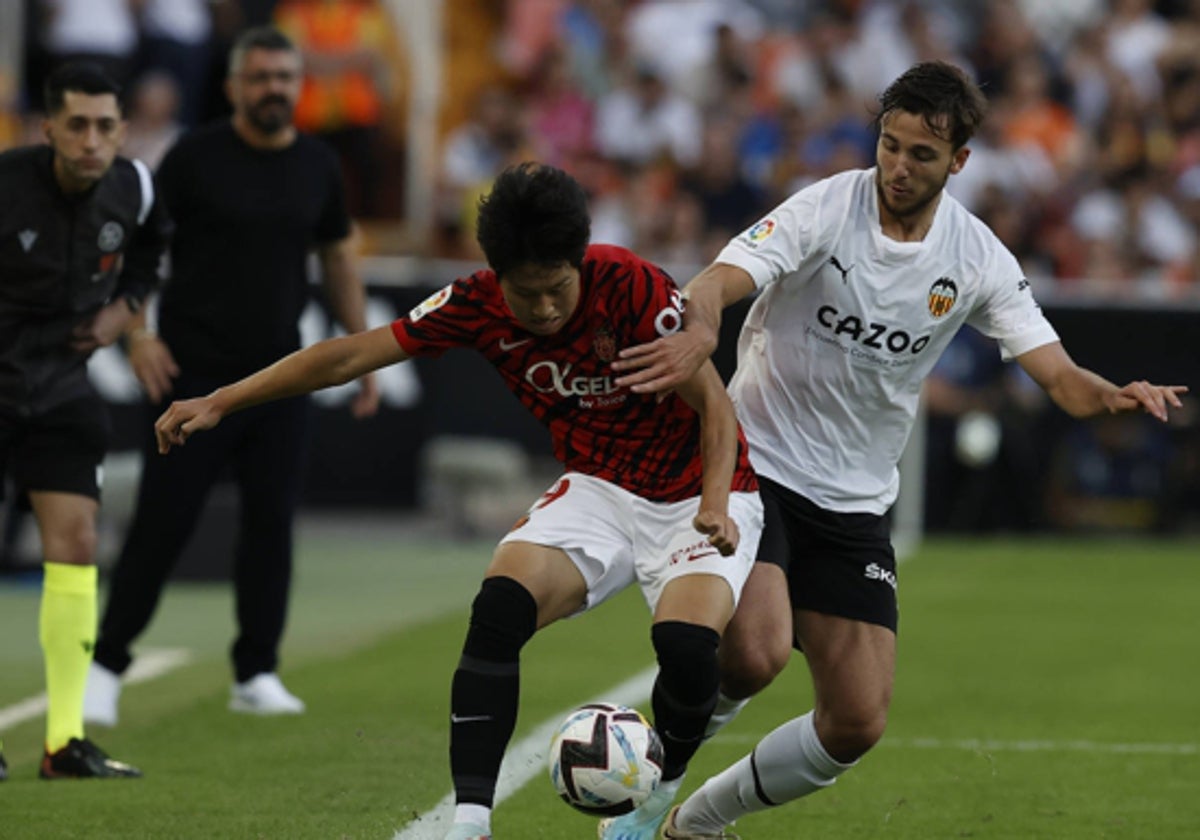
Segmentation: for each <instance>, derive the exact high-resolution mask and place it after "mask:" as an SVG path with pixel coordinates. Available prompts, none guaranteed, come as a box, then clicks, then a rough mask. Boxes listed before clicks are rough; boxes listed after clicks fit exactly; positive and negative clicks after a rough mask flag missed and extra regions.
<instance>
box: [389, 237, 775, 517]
mask: <svg viewBox="0 0 1200 840" xmlns="http://www.w3.org/2000/svg"><path fill="white" fill-rule="evenodd" d="M579 281H580V297H579V304H578V306H577V307H576V309H575V312H574V313H573V314H572V315H571V317H570V318H569V319H568V321H567V323H566V324H565V325H564V326H563V328H562V329H561V330H559V331H558V332H557V333H555V334H554V335H550V336H538V335H534V334H533V333H530V332H528V331H527V330H525V329H524V328H523V327H522V326H521V325H520V324H519V323H518V322H517V321H516V319H515V318H514V317H513V315H512V313H511V312H510V311H509V309H508V305H507V304H506V303H505V301H504V296H503V294H502V293H501V291H500V283H499V281H498V280H497V278H496V275H495V273H494V272H493V271H491V270H484V271H477V272H476V273H474V274H472V275H471V276H469V277H463V278H459V279H458V280H455V281H454V282H453V283H451V284H450V285H449V286H447V287H445V288H444V289H441V290H440V291H438V292H436V293H435V294H433V295H432V296H430V297H429V298H428V299H427V300H425V301H424V302H423V303H421V304H420V305H418V306H417V307H415V308H414V309H413V310H412V311H411V312H409V314H408V315H407V316H405V317H402V318H399V319H397V320H396V321H395V322H393V323H392V332H393V333H394V334H395V336H396V340H397V341H399V342H400V346H401V347H402V348H403V349H404V352H406V353H408V354H409V355H411V356H416V355H426V356H431V355H433V356H436V355H439V354H441V353H443V352H445V351H446V350H448V349H450V348H451V347H472V348H474V349H475V350H477V351H478V352H479V353H481V354H483V356H484V357H485V358H486V359H487V360H488V361H489V362H491V364H492V365H493V366H494V367H495V368H496V370H497V371H498V372H499V373H500V376H501V377H503V379H504V382H505V384H506V385H507V386H508V387H509V389H510V390H511V391H512V392H513V393H514V394H515V395H516V396H517V398H518V399H520V400H521V402H522V403H523V404H524V405H525V407H526V408H528V409H529V410H530V411H531V412H533V414H534V416H535V417H537V418H538V419H539V420H540V421H541V422H542V423H543V424H545V425H546V426H547V427H548V428H549V429H550V435H551V439H552V440H553V443H554V455H555V457H556V458H558V460H559V461H560V462H562V464H563V465H564V466H565V467H566V468H567V469H568V470H573V471H576V472H581V473H586V474H588V475H592V476H596V477H597V478H602V479H604V480H605V481H611V482H612V483H614V484H616V485H618V486H620V487H623V488H624V489H626V490H628V491H630V492H632V493H635V494H637V495H639V496H641V497H642V498H645V499H649V500H651V501H677V500H680V499H686V498H689V497H692V496H698V495H700V491H701V479H702V463H701V458H700V418H699V415H698V414H696V412H695V411H693V410H692V408H691V407H690V406H689V405H688V404H687V403H685V402H684V401H683V400H682V399H680V398H679V396H677V395H675V394H672V395H671V396H670V397H668V398H667V399H666V400H664V401H663V402H661V403H659V402H657V401H656V398H655V396H654V395H653V394H635V393H633V392H632V391H630V390H629V389H628V388H619V387H617V385H616V384H615V383H614V381H613V380H614V379H615V376H616V374H615V373H614V372H613V370H612V366H611V363H612V361H613V360H614V359H615V358H616V356H617V353H618V352H619V351H620V350H621V349H622V348H624V347H631V346H633V345H636V344H644V343H646V342H648V341H653V340H654V339H656V338H658V337H660V336H664V335H669V334H671V333H673V332H675V331H676V330H678V329H679V328H680V327H681V326H682V319H683V313H682V309H683V301H682V298H681V296H680V293H679V289H678V288H677V287H676V285H675V282H674V281H673V280H672V279H671V277H670V276H669V275H668V274H667V273H666V272H665V271H663V270H662V269H660V268H658V267H657V266H655V265H652V264H650V263H648V262H646V261H645V260H642V259H641V258H639V257H638V256H636V255H635V254H633V253H631V252H630V251H628V250H626V249H624V248H619V247H616V246H611V245H592V246H591V247H589V248H588V249H587V253H586V254H585V256H584V260H583V265H582V266H581V267H580V272H579ZM756 488H757V483H756V480H755V477H754V473H753V471H752V470H751V467H750V461H749V458H748V452H747V446H746V440H745V437H744V436H743V435H742V432H741V429H740V428H739V430H738V460H737V466H736V468H735V471H734V477H733V483H732V489H733V490H735V491H750V490H754V489H756Z"/></svg>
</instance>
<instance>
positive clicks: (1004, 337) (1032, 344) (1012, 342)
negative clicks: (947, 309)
mask: <svg viewBox="0 0 1200 840" xmlns="http://www.w3.org/2000/svg"><path fill="white" fill-rule="evenodd" d="M984 282H985V284H986V286H985V293H984V295H983V296H982V297H981V299H980V302H979V304H978V305H977V306H976V307H975V309H974V311H973V312H972V313H971V314H970V315H969V316H968V317H967V323H968V324H970V325H971V326H973V327H975V328H976V329H977V330H979V331H980V332H981V333H983V334H984V335H987V336H990V337H991V338H994V339H996V340H997V341H998V342H1000V346H1001V349H1002V355H1003V357H1004V358H1005V359H1014V358H1016V357H1017V356H1020V355H1021V354H1022V353H1028V352H1029V351H1030V350H1035V349H1037V348H1038V347H1041V346H1043V345H1045V344H1051V343H1053V342H1055V341H1058V340H1059V339H1058V333H1057V332H1056V331H1055V329H1054V327H1053V326H1051V324H1050V322H1049V321H1048V320H1046V316H1045V314H1044V313H1043V312H1042V308H1041V307H1040V306H1038V303H1037V301H1036V300H1035V299H1034V297H1033V288H1032V286H1031V285H1030V283H1029V280H1028V279H1027V278H1026V277H1025V274H1024V272H1023V271H1022V270H1021V266H1020V264H1019V263H1018V262H1017V259H1016V257H1014V256H1013V255H1012V254H1011V253H1010V252H1009V251H1008V249H1007V248H1004V247H1003V246H1000V245H997V252H996V257H995V259H994V260H993V262H992V270H991V271H990V272H989V273H988V276H987V278H986V279H985V281H984Z"/></svg>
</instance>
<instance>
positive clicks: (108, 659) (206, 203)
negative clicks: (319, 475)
mask: <svg viewBox="0 0 1200 840" xmlns="http://www.w3.org/2000/svg"><path fill="white" fill-rule="evenodd" d="M300 85H301V58H300V54H299V52H298V51H297V50H296V48H295V47H294V46H293V45H292V43H291V42H290V41H289V40H288V39H287V38H286V37H284V36H283V35H282V34H281V33H279V32H278V31H276V30H274V29H271V28H255V29H250V30H247V31H246V32H244V33H243V34H242V35H241V36H240V37H239V38H238V40H237V41H236V43H235V44H234V46H233V49H232V51H231V53H230V58H229V76H228V79H227V81H226V93H227V95H228V97H229V100H230V102H231V103H232V105H233V115H232V117H231V118H230V119H222V120H220V121H218V122H216V123H213V124H210V125H208V126H205V127H202V128H199V129H197V130H195V131H193V132H191V133H190V134H188V135H185V136H184V137H183V138H182V139H180V140H179V142H178V143H177V144H176V145H175V146H174V147H173V148H172V149H171V150H170V151H169V152H168V153H167V155H166V157H165V158H164V159H163V162H162V165H161V166H160V168H159V171H158V173H157V177H158V183H159V189H160V190H161V192H162V196H163V202H164V204H165V205H166V208H167V211H168V212H169V213H170V215H171V218H172V220H173V221H174V223H175V235H174V238H173V240H172V245H171V274H170V277H169V279H168V281H167V282H166V284H165V287H164V290H163V294H162V299H161V305H160V309H159V322H158V332H157V333H155V332H152V331H151V330H149V329H148V328H147V327H146V325H145V323H144V321H143V322H139V323H138V324H136V325H135V326H134V327H133V328H132V329H130V330H129V332H128V337H129V338H128V351H129V358H130V362H131V364H132V365H133V368H134V372H135V373H136V374H137V376H138V379H139V380H140V381H141V383H142V385H143V387H144V388H145V389H146V392H147V394H148V395H149V397H150V399H151V401H152V402H153V403H154V404H155V405H154V406H152V408H153V416H157V415H158V414H159V413H161V411H162V410H163V409H165V408H166V405H167V401H166V398H167V397H168V395H169V396H171V397H172V398H177V397H178V398H183V397H193V396H198V395H201V394H207V393H208V392H209V391H212V390H213V389H214V388H216V387H217V386H218V385H221V384H223V383H225V382H228V381H230V380H231V379H235V378H238V377H241V376H244V375H246V374H247V373H250V372H252V371H254V370H257V369H258V368H260V367H262V366H263V365H266V364H270V363H271V362H273V361H275V360H276V359H278V358H280V357H281V356H285V355H287V354H288V353H290V352H292V351H293V350H296V349H298V347H299V346H300V336H299V328H298V321H299V318H300V315H301V313H302V312H303V310H304V308H305V306H306V304H307V302H308V300H309V294H310V292H309V283H308V271H307V266H308V257H309V254H310V252H311V251H314V250H315V252H316V254H317V256H318V262H319V263H320V266H321V269H322V271H321V274H322V281H323V283H324V287H325V292H326V295H327V298H328V300H329V303H330V306H331V308H332V310H333V313H334V315H335V316H336V317H337V319H338V321H339V322H340V323H341V324H342V326H343V327H345V329H346V330H347V331H349V332H359V331H362V330H363V329H364V328H365V327H366V322H365V315H364V309H365V294H364V291H363V287H362V283H361V282H360V280H359V278H358V276H357V274H356V272H355V269H354V257H353V250H352V243H351V222H350V219H349V217H348V215H347V211H346V207H345V201H344V195H343V184H342V179H341V175H340V172H339V169H338V163H337V159H336V158H335V156H334V154H333V152H332V151H331V150H329V149H328V148H326V147H325V146H323V145H322V144H321V143H320V141H318V140H316V139H314V138H311V137H308V136H306V135H304V134H301V133H299V132H298V131H297V130H296V128H295V126H294V124H293V121H292V113H293V109H294V107H295V103H296V100H297V98H298V96H299V93H300ZM360 383H361V388H360V390H359V393H358V394H357V396H356V399H355V401H354V403H353V405H352V410H353V411H354V413H355V415H356V416H359V417H365V416H368V415H371V414H374V413H375V410H376V409H377V407H378V403H379V396H378V392H377V390H376V386H375V382H374V380H373V379H372V378H371V377H370V376H367V377H364V378H363V379H362V380H360ZM308 424H309V403H308V401H307V399H306V398H303V397H297V398H294V399H291V400H285V401H282V402H279V403H275V404H272V405H265V406H260V407H258V408H256V409H254V410H252V411H247V412H245V414H244V415H239V417H238V418H237V421H236V422H234V423H230V424H228V425H227V426H223V427H222V430H221V434H216V435H209V436H207V437H206V439H203V440H200V441H197V444H196V445H195V446H189V447H185V448H183V449H181V450H179V451H178V452H176V453H173V454H172V455H171V457H169V458H163V457H160V456H159V455H157V454H156V453H155V451H154V436H153V434H152V433H151V429H150V427H149V424H147V428H146V445H147V450H146V457H145V467H144V470H143V473H142V482H141V487H140V489H139V493H138V500H137V509H136V512H135V514H134V517H133V521H132V524H131V526H130V530H129V533H128V534H127V537H126V541H125V545H124V548H123V549H122V551H121V554H120V557H119V559H118V561H117V564H116V566H115V568H114V570H113V576H112V582H111V587H110V589H109V597H108V603H107V605H106V607H105V610H104V616H103V619H102V621H101V625H100V636H99V639H98V641H97V645H96V662H95V665H94V666H93V667H92V670H91V673H90V675H89V679H88V691H87V701H86V703H85V710H84V713H85V716H86V717H87V719H88V720H89V721H93V722H97V723H104V724H107V725H113V724H115V723H116V721H117V705H118V698H119V694H120V679H119V677H120V674H121V673H123V672H124V671H125V669H126V668H128V667H129V664H130V662H131V661H132V654H131V652H130V645H131V644H132V643H133V641H134V640H135V639H136V638H137V637H138V636H139V635H140V634H141V633H142V632H143V631H144V630H145V629H146V627H147V625H148V624H149V622H150V619H151V617H152V616H153V614H154V611H155V608H156V607H157V606H158V602H159V598H160V597H161V595H162V591H163V587H164V586H165V584H166V581H167V578H168V577H169V575H170V573H171V570H172V568H173V567H174V566H175V564H176V562H177V561H178V559H179V557H180V555H181V553H182V551H183V549H184V547H185V545H186V544H187V541H188V539H189V538H190V537H191V535H192V532H193V530H194V528H195V525H196V522H197V519H198V518H199V515H200V513H201V511H202V509H203V505H204V501H205V499H206V498H207V496H208V493H209V491H210V489H211V488H212V486H213V484H214V483H215V482H216V481H217V480H218V479H219V478H221V477H222V473H223V472H224V471H225V470H227V469H231V470H232V473H233V477H234V479H235V480H236V482H237V484H238V488H239V491H240V506H241V511H240V513H241V515H240V530H239V533H238V539H237V547H236V551H235V556H234V563H233V578H234V586H235V601H236V615H237V625H238V635H237V638H236V640H235V641H234V643H233V647H232V658H233V670H234V684H233V687H232V693H231V697H230V702H229V707H230V709H231V710H232V711H235V712H248V713H253V714H296V713H300V712H303V711H304V703H303V702H302V701H301V700H300V699H299V698H297V697H296V696H295V695H293V694H292V693H291V692H290V691H288V690H287V688H286V687H285V686H284V685H283V683H282V682H281V681H280V679H279V677H278V675H277V673H276V669H277V665H278V658H279V657H278V649H279V644H280V640H281V639H282V636H283V632H284V627H285V623H286V616H287V603H288V594H289V589H290V582H291V573H292V521H293V518H294V513H295V508H296V505H297V501H298V494H299V490H300V487H301V485H302V484H303V478H304V465H305V457H304V455H305V445H306V438H307V430H308Z"/></svg>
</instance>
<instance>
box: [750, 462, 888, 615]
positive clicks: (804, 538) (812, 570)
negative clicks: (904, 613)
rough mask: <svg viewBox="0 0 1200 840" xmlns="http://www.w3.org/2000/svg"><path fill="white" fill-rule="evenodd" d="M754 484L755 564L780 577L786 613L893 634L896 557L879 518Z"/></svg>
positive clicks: (765, 484) (768, 482)
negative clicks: (760, 519)
mask: <svg viewBox="0 0 1200 840" xmlns="http://www.w3.org/2000/svg"><path fill="white" fill-rule="evenodd" d="M758 483H759V493H760V494H761V496H762V501H763V516H764V524H763V533H762V540H761V541H760V542H759V544H758V556H757V558H756V560H757V562H759V563H774V564H775V565H776V566H779V567H780V568H782V569H783V571H784V573H785V574H786V575H787V579H788V592H789V594H790V595H791V601H792V608H793V609H802V610H813V611H814V612H820V613H827V614H829V615H837V616H842V617H843V618H850V619H854V620H856V621H866V622H869V623H871V624H881V625H883V626H884V627H888V628H890V629H891V630H892V631H893V632H895V630H896V627H897V623H898V619H899V611H898V608H897V605H896V554H895V552H894V551H893V550H892V541H891V530H890V528H889V526H888V521H887V518H886V517H884V516H879V515H877V514H874V513H838V512H837V511H832V510H826V509H824V508H821V507H818V506H817V505H815V504H813V503H812V502H810V501H809V500H808V499H806V498H804V497H803V496H801V495H800V494H799V493H796V492H793V491H792V490H789V489H788V488H786V487H784V486H783V485H781V484H778V483H776V482H774V481H771V480H770V479H767V478H763V477H762V476H759V479H758Z"/></svg>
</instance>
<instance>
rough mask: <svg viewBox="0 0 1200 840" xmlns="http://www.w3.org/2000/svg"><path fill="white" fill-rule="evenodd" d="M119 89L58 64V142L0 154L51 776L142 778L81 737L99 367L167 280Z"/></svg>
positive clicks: (16, 466)
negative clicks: (34, 530) (121, 152)
mask: <svg viewBox="0 0 1200 840" xmlns="http://www.w3.org/2000/svg"><path fill="white" fill-rule="evenodd" d="M119 94H120V89H119V88H118V87H117V85H116V84H115V83H114V82H113V81H112V80H111V79H109V78H108V77H107V76H105V75H104V73H103V71H101V70H100V69H99V68H98V67H95V66H92V65H88V64H68V65H64V66H63V67H60V68H58V69H57V70H55V71H54V72H53V73H51V74H50V76H49V77H48V78H47V81H46V108H47V113H48V116H47V118H46V121H45V123H44V126H43V128H44V131H45V134H46V139H47V140H48V141H49V145H47V146H32V147H29V148H23V149H15V150H13V151H9V152H5V153H4V154H0V476H3V475H4V474H5V473H6V472H7V473H8V474H10V475H11V477H12V479H13V484H14V486H15V488H16V490H17V491H18V492H19V493H22V494H24V497H25V498H27V499H28V501H29V504H30V506H31V507H32V509H33V513H34V516H35V517H36V519H37V523H38V529H39V532H40V534H41V540H42V549H43V553H44V555H45V577H44V582H43V586H42V602H41V612H40V616H39V638H40V641H41V645H42V652H43V656H44V659H45V666H46V696H47V704H48V705H47V714H46V743H45V754H44V757H43V759H42V764H41V768H40V775H41V776H42V778H44V779H61V778H87V777H127V776H140V775H141V773H139V772H138V771H137V769H135V768H133V767H130V766H129V765H127V764H123V763H121V762H118V761H113V760H112V759H110V758H109V757H108V756H107V755H105V754H104V752H103V751H101V750H100V749H99V748H98V747H97V746H96V745H95V744H94V743H92V742H91V741H90V740H89V739H87V738H86V737H85V736H84V731H83V715H82V704H83V694H84V684H85V681H86V679H87V673H88V665H89V663H90V662H91V660H92V648H93V645H94V642H95V637H96V566H95V558H94V554H95V548H96V512H97V509H98V507H99V498H100V485H101V481H102V470H101V462H102V461H103V458H104V453H105V450H106V449H107V445H108V420H107V415H106V413H105V408H104V405H103V403H102V402H101V401H100V399H99V397H98V396H97V395H96V393H95V392H94V391H93V389H92V387H91V385H90V383H89V382H88V378H87V360H88V357H89V356H90V355H91V353H92V351H93V350H95V349H96V348H97V347H102V346H105V345H108V344H112V343H113V342H114V341H116V339H117V338H118V337H119V336H120V335H121V332H122V331H123V330H124V329H125V327H126V325H127V324H128V322H129V321H130V320H131V319H132V318H133V317H134V314H135V313H136V312H137V311H138V310H139V309H140V308H141V304H142V301H143V300H144V299H145V297H146V295H147V294H148V293H149V292H150V291H151V289H152V288H153V287H154V286H155V285H156V283H157V268H158V264H159V260H160V259H161V256H162V253H163V250H164V249H165V245H166V236H167V234H168V223H167V221H166V218H165V216H164V215H163V213H162V211H161V209H159V207H158V205H157V204H156V202H155V199H154V185H153V181H152V180H151V177H150V173H149V171H148V170H147V169H146V168H145V166H142V165H140V164H137V163H135V162H131V161H128V160H125V159H124V158H119V157H117V148H118V147H119V146H120V143H121V140H122V138H123V137H124V132H125V122H124V119H123V118H122V115H121V106H120V102H119ZM3 777H4V762H3V759H0V778H3Z"/></svg>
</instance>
